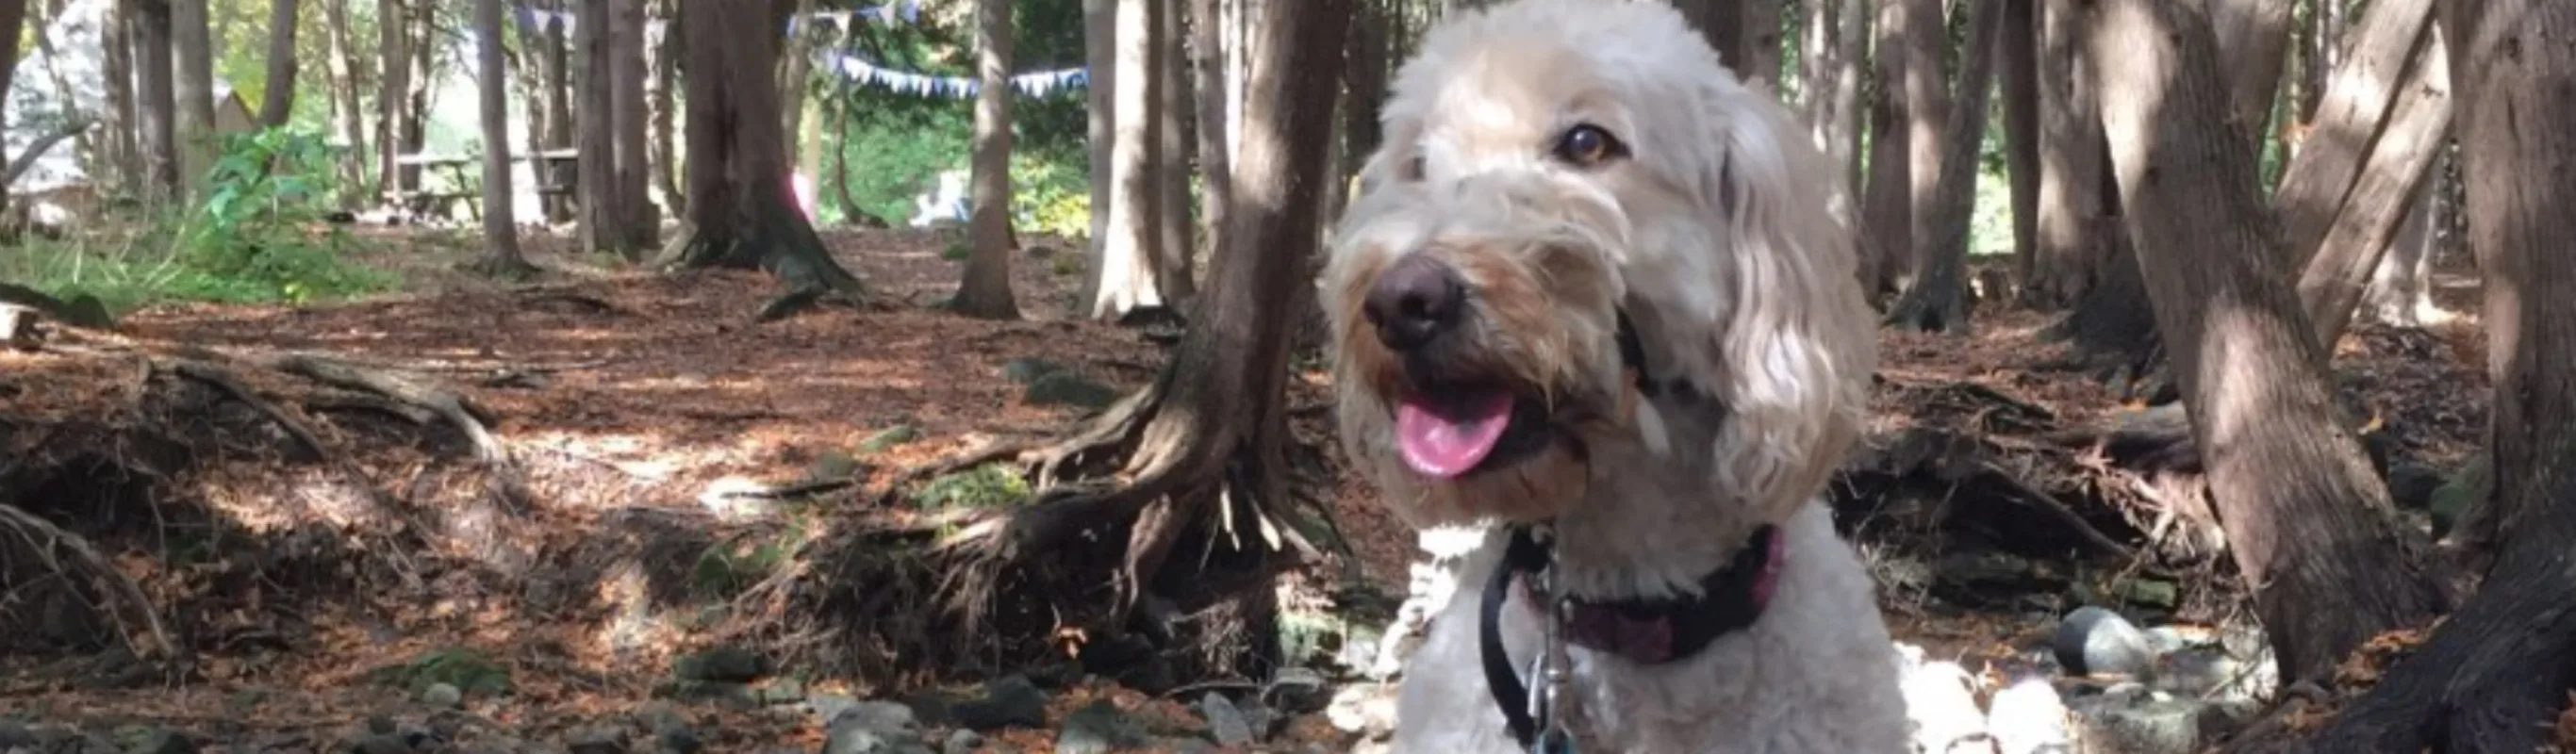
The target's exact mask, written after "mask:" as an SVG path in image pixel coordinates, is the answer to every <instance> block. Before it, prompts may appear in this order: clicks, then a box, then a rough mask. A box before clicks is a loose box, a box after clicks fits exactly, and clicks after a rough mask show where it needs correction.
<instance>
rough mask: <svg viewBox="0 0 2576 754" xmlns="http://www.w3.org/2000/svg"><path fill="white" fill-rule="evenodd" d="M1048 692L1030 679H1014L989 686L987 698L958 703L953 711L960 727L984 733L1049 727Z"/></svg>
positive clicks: (987, 687)
mask: <svg viewBox="0 0 2576 754" xmlns="http://www.w3.org/2000/svg"><path fill="white" fill-rule="evenodd" d="M1046 707H1047V696H1046V692H1044V691H1039V690H1038V687H1037V684H1035V683H1031V682H1029V679H1028V676H1021V675H1013V676H1007V677H1004V678H1002V679H1001V680H998V681H994V682H992V683H989V684H986V685H985V687H984V697H983V698H981V699H969V700H966V701H963V702H959V703H957V706H956V707H955V708H954V709H953V710H951V714H952V716H953V717H954V718H955V720H956V723H957V724H958V725H960V726H963V727H966V728H969V729H973V730H977V731H983V732H987V733H989V732H992V731H995V730H1000V729H1003V728H1012V727H1019V728H1043V727H1046V724H1047V719H1046Z"/></svg>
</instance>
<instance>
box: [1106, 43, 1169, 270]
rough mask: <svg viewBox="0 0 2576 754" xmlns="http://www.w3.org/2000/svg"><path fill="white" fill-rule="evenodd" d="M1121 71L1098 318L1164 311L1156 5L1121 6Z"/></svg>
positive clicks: (1117, 77)
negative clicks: (1157, 168)
mask: <svg viewBox="0 0 2576 754" xmlns="http://www.w3.org/2000/svg"><path fill="white" fill-rule="evenodd" d="M1116 2H1117V6H1118V11H1117V12H1118V16H1117V20H1118V27H1117V28H1118V31H1117V34H1118V45H1117V49H1118V65H1117V74H1116V75H1115V78H1116V79H1117V83H1116V84H1115V85H1114V92H1115V94H1116V99H1117V105H1116V108H1115V111H1114V117H1115V123H1116V128H1115V129H1113V132H1114V133H1113V138H1112V139H1111V140H1110V147H1109V151H1110V159H1109V162H1110V165H1109V170H1110V186H1111V188H1112V189H1113V190H1112V191H1111V192H1110V194H1109V212H1108V216H1109V224H1108V237H1107V238H1106V239H1105V240H1104V244H1103V246H1102V247H1101V259H1100V267H1099V270H1098V272H1097V273H1096V274H1098V275H1099V276H1100V285H1099V288H1098V290H1097V291H1095V292H1094V295H1093V297H1092V299H1091V301H1090V302H1089V306H1088V308H1089V310H1090V314H1091V316H1092V317H1093V318H1095V319H1099V318H1115V317H1124V316H1126V315H1127V314H1129V313H1131V312H1135V311H1137V310H1143V309H1157V308H1161V307H1163V306H1165V301H1164V298H1163V297H1164V294H1165V291H1164V289H1163V286H1162V283H1163V281H1162V280H1161V279H1160V277H1161V275H1160V274H1159V273H1160V272H1161V271H1162V267H1161V265H1160V260H1162V259H1164V258H1165V257H1164V256H1163V250H1162V249H1161V248H1160V247H1161V245H1162V238H1161V236H1159V235H1158V234H1157V233H1156V232H1155V229H1156V227H1157V226H1156V225H1155V223H1157V222H1159V221H1160V219H1159V214H1160V210H1161V209H1162V208H1161V206H1160V204H1161V202H1160V201H1159V199H1160V194H1159V192H1160V186H1159V185H1158V183H1157V181H1156V177H1155V175H1154V151H1155V146H1156V144H1155V133H1154V131H1155V129H1154V119H1155V114H1154V107H1155V105H1156V104H1157V102H1156V100H1157V99H1159V97H1157V96H1156V94H1157V92H1156V91H1155V90H1156V89H1158V88H1159V87H1158V86H1157V85H1156V84H1157V83H1158V82H1157V79H1158V78H1159V77H1157V76H1155V75H1154V67H1153V63H1154V54H1153V50H1154V36H1155V34H1154V15H1155V13H1154V11H1155V6H1156V5H1157V0H1116Z"/></svg>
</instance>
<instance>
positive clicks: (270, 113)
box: [259, 0, 297, 128]
mask: <svg viewBox="0 0 2576 754" xmlns="http://www.w3.org/2000/svg"><path fill="white" fill-rule="evenodd" d="M295 10H296V2H295V0H269V4H268V84H267V88H266V90H265V92H264V93H262V94H261V95H260V98H259V124H260V125H261V126H263V127H266V128H285V127H286V120H287V118H288V117H290V116H292V115H294V114H295V27H296V26H297V24H296V23H295Z"/></svg>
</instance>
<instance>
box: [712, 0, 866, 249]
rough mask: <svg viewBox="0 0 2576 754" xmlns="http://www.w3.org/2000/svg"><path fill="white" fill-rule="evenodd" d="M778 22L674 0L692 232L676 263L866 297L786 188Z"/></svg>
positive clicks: (720, 5)
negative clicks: (753, 272) (765, 274)
mask: <svg viewBox="0 0 2576 754" xmlns="http://www.w3.org/2000/svg"><path fill="white" fill-rule="evenodd" d="M775 20H776V18H775V16H774V15H772V14H768V13H744V12H741V9H740V8H739V7H736V6H732V5H728V4H724V3H704V2H683V3H680V18H679V23H680V24H681V27H682V28H684V29H685V31H684V32H682V33H681V36H680V40H681V41H680V45H681V50H682V55H684V56H685V57H684V59H683V61H682V64H683V66H684V67H685V68H686V69H687V70H688V74H689V75H688V77H687V78H686V79H684V80H685V81H686V82H687V83H686V86H687V87H688V91H687V93H686V95H687V96H686V97H685V100H686V101H687V103H688V124H687V130H688V161H689V163H688V164H689V202H688V203H689V208H688V209H689V215H688V217H689V225H690V226H691V228H692V229H693V235H691V236H690V237H689V240H688V242H687V243H685V244H683V245H682V246H681V247H680V258H679V259H678V260H677V263H678V264H679V265H681V266H686V267H742V268H750V267H757V268H760V269H763V270H768V271H769V272H770V273H771V274H774V275H777V276H778V277H779V278H780V279H782V280H785V281H786V282H787V283H788V284H789V285H791V286H793V287H794V288H795V289H796V290H797V291H798V292H799V293H802V292H808V291H834V292H839V293H843V294H848V295H862V296H863V295H865V293H866V291H865V288H864V286H862V285H861V283H860V281H859V279H858V278H857V277H856V276H853V275H851V274H850V272H849V270H847V269H844V268H842V267H841V265H840V263H839V262H837V261H835V260H833V259H832V256H831V252H830V250H828V249H826V248H825V247H824V246H823V239H822V238H821V237H820V236H817V235H815V234H814V226H813V224H812V223H810V222H808V221H807V219H806V217H805V215H804V214H803V213H801V212H798V211H796V202H795V199H794V198H793V197H791V196H790V195H789V190H788V178H789V176H788V164H789V163H788V161H787V135H786V133H785V132H784V131H783V130H782V129H783V128H784V127H785V125H786V124H785V123H784V122H783V121H782V120H781V119H780V118H779V115H778V107H779V101H778V86H777V81H778V79H777V75H778V74H777V71H776V69H775V65H776V61H777V57H778V47H779V41H780V40H779V35H778V30H777V26H776V25H775ZM791 295H798V294H791Z"/></svg>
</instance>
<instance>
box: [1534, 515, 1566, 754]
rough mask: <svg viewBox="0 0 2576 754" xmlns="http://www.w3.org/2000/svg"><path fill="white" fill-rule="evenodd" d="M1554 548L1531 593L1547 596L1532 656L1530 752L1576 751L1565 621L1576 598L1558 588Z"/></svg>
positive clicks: (1540, 753) (1536, 595)
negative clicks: (1568, 721)
mask: <svg viewBox="0 0 2576 754" xmlns="http://www.w3.org/2000/svg"><path fill="white" fill-rule="evenodd" d="M1555 559H1556V558H1555V552H1554V551H1553V550H1551V551H1550V552H1549V554H1548V560H1549V562H1548V567H1547V568H1546V569H1545V570H1542V571H1539V572H1538V573H1537V574H1535V578H1534V579H1533V581H1535V582H1536V583H1534V584H1532V586H1535V587H1537V589H1535V590H1533V591H1535V592H1536V593H1535V594H1533V595H1531V596H1532V597H1535V598H1537V599H1540V600H1544V601H1545V604H1546V605H1547V611H1546V612H1547V616H1546V618H1545V619H1544V620H1541V621H1539V624H1540V628H1539V637H1540V638H1539V652H1538V655H1537V656H1536V657H1532V658H1530V670H1529V677H1528V678H1527V679H1525V683H1526V684H1527V685H1528V686H1529V689H1530V701H1529V704H1530V709H1529V714H1530V719H1531V720H1534V721H1537V722H1538V735H1537V736H1536V737H1535V738H1534V739H1533V740H1532V741H1531V742H1530V752H1531V754H1573V752H1574V735H1573V734H1572V733H1570V732H1568V731H1567V730H1566V729H1565V715H1564V704H1563V700H1564V698H1565V687H1566V685H1567V684H1568V683H1569V682H1571V680H1572V677H1573V659H1572V657H1571V655H1569V654H1568V653H1567V651H1566V637H1565V633H1566V628H1565V626H1566V624H1567V622H1568V621H1570V620H1571V619H1572V617H1573V602H1571V601H1570V600H1567V599H1566V598H1565V597H1564V596H1562V595H1561V594H1560V593H1559V592H1558V590H1557V588H1556V563H1555Z"/></svg>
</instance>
